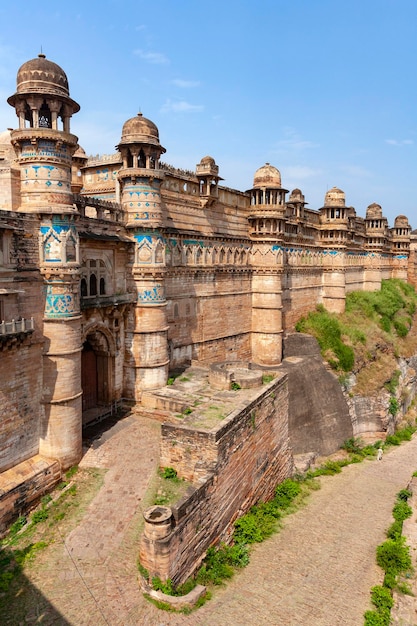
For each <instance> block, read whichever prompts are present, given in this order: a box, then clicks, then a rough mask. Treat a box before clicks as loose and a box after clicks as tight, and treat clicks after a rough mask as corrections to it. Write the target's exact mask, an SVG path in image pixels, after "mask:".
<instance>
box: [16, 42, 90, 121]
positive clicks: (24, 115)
mask: <svg viewBox="0 0 417 626" xmlns="http://www.w3.org/2000/svg"><path fill="white" fill-rule="evenodd" d="M16 83H17V88H16V93H15V94H13V95H12V96H10V97H9V98H8V100H7V102H8V103H9V104H10V105H11V106H13V107H15V109H16V113H17V115H18V116H19V128H25V123H26V122H29V126H30V127H33V128H38V127H41V128H42V127H43V128H54V129H57V121H58V117H61V118H62V120H63V124H64V131H66V132H69V119H70V117H71V115H73V114H74V113H77V112H78V111H79V110H80V105H79V104H77V102H75V101H74V100H72V99H71V98H70V95H69V87H68V79H67V75H66V74H65V72H64V70H63V69H62V68H61V67H60V66H59V65H57V64H56V63H53V62H52V61H49V59H47V58H46V57H45V55H44V54H39V55H38V57H37V58H36V59H31V60H30V61H26V63H23V65H22V66H21V67H20V69H19V71H18V72H17V79H16Z"/></svg>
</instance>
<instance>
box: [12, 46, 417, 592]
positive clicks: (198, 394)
mask: <svg viewBox="0 0 417 626" xmlns="http://www.w3.org/2000/svg"><path fill="white" fill-rule="evenodd" d="M8 103H9V104H10V105H11V106H12V107H13V108H14V109H15V111H16V115H17V118H18V124H17V126H18V127H17V128H16V129H13V130H10V129H9V130H6V131H4V132H3V133H1V134H0V322H1V323H0V349H1V353H2V354H1V359H0V372H1V379H2V385H1V390H0V397H1V402H2V415H1V419H0V503H1V506H0V509H1V515H0V518H1V519H0V530H3V531H4V529H5V528H6V527H7V525H8V524H9V523H10V521H11V520H12V519H14V518H15V517H16V516H18V515H19V514H21V513H22V512H23V511H24V510H26V509H27V508H28V507H30V506H31V504H32V503H33V502H35V501H37V500H38V499H39V497H40V496H41V495H42V494H43V493H45V492H46V491H47V490H48V489H50V488H51V487H52V486H53V485H54V484H56V482H57V481H59V479H60V476H61V474H62V472H63V471H65V470H66V469H67V468H69V467H71V466H72V465H74V464H76V463H78V462H79V460H80V458H81V456H82V430H83V428H85V427H87V426H88V425H89V424H91V423H93V422H94V421H97V420H100V419H103V418H104V417H106V416H108V415H112V414H115V413H116V412H117V410H118V408H120V407H121V406H123V405H129V406H131V407H142V408H143V409H144V410H147V411H148V412H149V414H152V412H155V413H157V412H158V411H159V412H160V413H161V412H162V413H161V414H162V415H165V414H166V415H168V413H169V411H171V412H174V414H175V413H177V414H181V415H182V418H184V415H183V411H184V410H185V409H187V408H189V407H190V403H191V404H193V403H194V406H196V407H198V406H199V405H200V404H202V405H203V406H204V407H205V408H204V410H203V408H200V409H199V411H194V412H193V419H192V420H191V419H190V418H187V419H182V421H181V420H179V419H178V418H173V419H172V420H169V419H167V423H165V424H163V426H162V435H161V463H162V464H163V465H166V466H173V467H176V468H177V470H178V472H179V473H180V474H181V475H183V476H184V477H186V478H187V479H189V480H190V481H193V483H195V487H193V490H192V493H190V494H188V496H187V498H186V500H184V502H183V504H182V505H179V506H178V507H177V509H175V510H174V511H173V513H172V516H171V514H170V513H169V511H159V512H156V513H155V512H154V513H153V517H152V515H151V518H150V519H149V520H148V522H149V524H148V531H147V532H148V534H147V535H146V532H145V538H144V540H143V542H142V547H141V550H142V557H143V560H144V561H145V562H146V563H147V564H148V565H149V567H150V569H151V570H152V568H153V570H152V571H155V572H156V573H158V574H160V575H161V576H162V577H164V576H165V577H167V576H170V577H172V578H174V579H176V580H182V579H184V577H185V576H186V575H187V574H188V573H189V572H190V571H191V570H192V569H193V567H194V565H195V564H192V563H190V562H189V561H187V559H189V554H185V553H184V552H183V551H182V548H181V545H180V544H181V542H183V541H190V542H192V541H195V545H194V549H195V550H196V551H197V552H198V551H200V552H199V553H200V554H203V553H204V550H205V549H206V548H207V546H208V545H210V543H213V542H215V541H218V540H219V539H227V536H228V532H229V531H230V524H231V522H232V521H233V519H235V518H236V516H237V515H239V514H241V512H243V511H244V510H247V508H248V507H249V506H250V505H251V504H253V503H254V502H256V501H257V500H259V499H261V498H265V497H267V496H268V495H269V494H270V493H271V489H273V486H274V485H275V484H276V483H277V482H279V481H280V480H282V479H283V478H285V476H288V475H289V474H290V473H291V471H292V463H293V460H292V459H293V456H292V455H293V452H297V453H302V452H307V451H310V450H312V449H314V450H315V451H317V452H319V453H330V452H331V451H333V450H334V449H336V448H337V447H338V445H340V443H341V442H342V441H343V440H344V439H346V438H347V437H348V436H352V434H353V435H355V434H357V433H358V432H359V431H360V430H362V432H363V431H366V430H367V429H368V431H370V430H372V429H375V430H376V431H377V430H382V427H381V424H379V425H378V424H371V425H369V424H368V425H365V426H364V425H363V424H362V426H361V425H358V424H355V423H352V420H351V418H350V414H349V410H348V408H347V405H346V403H345V402H344V399H343V397H342V392H341V389H340V385H338V383H337V380H336V379H335V378H334V377H332V375H331V374H330V373H329V372H327V370H326V369H325V368H324V367H323V365H322V363H321V359H320V355H319V353H318V352H317V349H316V348H315V347H314V346H313V344H312V343H311V341H310V340H309V338H307V337H304V338H301V339H300V338H296V337H293V335H292V333H293V331H294V327H295V323H296V322H297V320H298V319H299V318H300V317H301V316H302V315H305V314H306V313H308V312H309V311H311V310H313V309H314V308H315V307H316V305H317V304H319V303H320V304H323V305H324V307H325V308H326V309H328V310H329V311H332V312H342V311H343V310H344V302H345V297H346V294H347V293H348V292H350V291H354V290H376V289H379V287H380V285H381V281H382V280H383V279H388V278H401V279H403V280H408V281H409V282H411V283H413V284H416V248H417V246H416V241H417V239H416V236H415V234H414V233H412V231H411V227H410V225H409V222H408V219H407V217H405V216H404V215H399V216H398V217H397V218H396V219H395V222H394V225H393V226H392V227H389V225H388V222H387V219H386V218H385V217H384V215H383V212H382V208H381V206H380V205H379V204H376V203H374V204H371V205H370V206H368V208H367V209H366V215H365V217H364V218H363V217H359V216H358V215H357V214H356V210H355V209H354V208H353V207H351V206H348V205H347V204H346V199H345V193H344V192H343V191H341V190H340V189H338V188H336V187H333V188H332V189H330V190H328V191H327V192H326V193H325V195H324V203H323V206H322V207H320V208H318V209H312V208H309V207H308V203H307V202H306V201H305V197H304V195H303V193H302V191H301V190H300V189H294V190H292V191H291V192H289V191H288V190H287V189H285V188H284V187H283V186H282V182H281V175H280V172H279V170H278V169H277V168H276V167H274V166H273V165H271V164H269V163H266V164H265V165H263V166H261V167H260V168H259V169H258V170H257V171H256V172H255V173H254V178H253V181H248V186H250V184H251V182H252V186H251V188H250V189H248V190H245V191H238V190H234V189H230V188H228V187H226V186H224V185H222V180H223V179H222V177H221V176H220V173H219V166H218V165H217V164H216V162H215V160H214V159H213V158H212V157H210V156H205V157H203V158H202V159H201V161H200V162H199V163H198V164H197V165H196V169H195V171H187V170H183V169H177V168H175V167H173V166H172V165H168V164H166V163H164V162H162V161H161V157H162V156H163V155H164V153H165V148H164V147H163V146H162V144H161V143H160V138H159V131H158V128H157V127H156V125H155V124H154V123H153V122H152V121H150V120H149V119H147V118H146V117H144V116H143V115H142V114H141V113H139V114H137V115H134V116H133V117H132V118H131V119H129V120H127V121H126V122H125V124H124V125H123V128H122V129H121V138H120V142H119V144H118V145H117V146H116V152H114V153H113V154H108V155H102V156H99V155H97V156H91V157H87V155H86V154H85V152H84V150H83V149H82V147H81V146H80V144H79V143H78V138H77V137H76V136H75V135H73V134H71V132H70V121H71V117H72V116H73V115H75V114H76V113H77V112H78V111H79V108H80V107H79V105H78V104H77V102H75V101H74V100H72V98H71V97H70V92H69V87H68V80H67V76H66V74H65V72H64V71H63V69H61V68H60V67H59V66H58V65H56V64H55V63H53V62H51V61H49V60H48V59H46V58H45V56H44V55H42V54H40V55H39V56H38V57H37V58H35V59H32V60H29V61H28V62H26V63H24V64H23V65H22V66H21V67H20V69H19V70H18V73H17V88H16V92H15V93H14V94H13V95H11V96H10V97H9V99H8ZM81 141H82V138H81ZM190 366H191V367H192V370H191V371H192V377H194V378H193V384H191V383H188V386H187V385H185V383H184V384H183V385H182V386H181V384H180V383H179V382H178V383H177V384H176V385H168V386H167V382H168V379H169V377H170V376H171V373H172V372H176V371H181V370H184V369H185V368H188V367H190ZM265 374H268V376H269V377H270V378H269V382H264V384H262V380H263V379H265V378H266V377H265ZM318 382H320V385H321V389H322V390H323V389H326V396H325V397H326V398H331V399H332V401H331V402H330V401H328V402H327V405H328V406H327V405H326V406H327V408H325V409H323V406H322V405H323V402H322V400H321V399H320V404H321V407H320V411H319V410H316V411H315V409H314V407H315V406H317V403H318V402H319V401H318V400H317V399H316V401H315V400H314V385H315V384H316V383H317V384H318ZM233 383H235V385H236V384H237V385H238V387H239V389H241V391H239V394H238V395H236V394H235V395H233V393H234V389H233ZM309 394H310V395H309ZM307 397H311V398H312V400H311V402H310V401H309V406H310V412H309V414H308V415H307V414H306V409H305V404H306V402H305V399H306V398H307ZM322 397H323V396H322ZM213 398H215V399H216V402H214V401H213ZM325 404H326V403H325ZM214 405H216V406H218V407H220V408H219V409H218V411H217V413H216V411H215V410H214V409H210V407H212V406H214ZM335 407H336V408H335ZM164 411H165V413H164ZM210 411H211V412H210ZM197 413H198V414H199V417H200V421H198V420H197V418H196V415H197ZM213 413H216V415H214V417H213ZM319 414H320V415H319ZM317 416H319V417H317ZM316 418H317V420H316V421H314V420H315V419H316ZM187 420H188V421H187ZM309 420H310V421H309ZM312 425H313V427H311V426H312ZM329 425H331V427H329ZM309 426H310V427H311V428H310V427H309ZM143 445H144V446H146V441H144V442H143ZM190 510H193V511H194V514H193V515H192V516H189V515H188V514H189V512H190ZM196 512H197V513H198V514H197V513H196ZM219 512H221V514H219ZM197 517H198V518H199V520H200V522H198V523H199V524H200V527H201V520H203V519H204V520H205V521H204V524H203V526H204V528H205V531H204V532H203V531H201V533H200V534H199V533H198V532H196V527H197V522H196V519H197ZM167 520H169V521H168V522H167ZM153 522H158V523H159V522H161V525H160V526H158V524H156V523H153ZM162 522H163V523H162ZM156 526H158V528H159V530H155V528H156ZM152 529H153V530H152ZM161 529H162V530H161ZM154 532H156V535H157V537H156V540H157V541H159V543H158V546H160V553H159V556H158V559H159V560H158V559H157V560H158V565H155V563H156V561H155V560H152V558H153V557H152V554H151V553H152V550H154V551H155V549H156V548H155V545H156V544H155V541H154V539H155V536H153V534H152V533H154ZM161 533H162V534H161ZM164 533H165V534H164ZM161 546H162V547H161ZM158 549H159V548H158ZM161 555H162V556H161ZM164 555H165V556H164ZM173 555H174V556H173ZM161 559H162V560H161ZM164 559H165V560H164ZM158 568H159V569H158Z"/></svg>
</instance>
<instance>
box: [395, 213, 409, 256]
mask: <svg viewBox="0 0 417 626" xmlns="http://www.w3.org/2000/svg"><path fill="white" fill-rule="evenodd" d="M390 233H391V249H392V252H393V253H394V254H399V255H403V254H407V255H408V253H409V252H410V235H411V227H410V224H409V223H408V219H407V217H406V216H405V215H398V216H397V217H396V218H395V221H394V228H391V229H390Z"/></svg>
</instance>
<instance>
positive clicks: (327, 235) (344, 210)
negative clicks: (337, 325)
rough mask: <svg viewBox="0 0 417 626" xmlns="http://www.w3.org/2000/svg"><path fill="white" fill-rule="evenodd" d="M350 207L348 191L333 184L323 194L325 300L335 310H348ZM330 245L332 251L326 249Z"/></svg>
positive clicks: (323, 285)
mask: <svg viewBox="0 0 417 626" xmlns="http://www.w3.org/2000/svg"><path fill="white" fill-rule="evenodd" d="M349 213H350V209H349V207H347V206H346V199H345V193H344V191H342V190H341V189H338V188H337V187H332V188H331V189H329V191H327V193H326V195H325V197H324V206H323V207H322V208H321V209H320V241H321V243H322V245H323V246H324V247H325V254H324V255H323V274H322V302H323V305H324V306H325V308H326V309H327V310H328V311H331V312H332V313H343V311H344V310H345V286H346V276H345V250H346V246H347V245H348V234H349V233H348V225H349ZM327 247H328V248H329V249H330V248H331V250H329V252H328V251H327V250H326V248H327Z"/></svg>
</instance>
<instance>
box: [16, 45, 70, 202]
mask: <svg viewBox="0 0 417 626" xmlns="http://www.w3.org/2000/svg"><path fill="white" fill-rule="evenodd" d="M7 101H8V103H9V104H10V105H11V106H13V107H14V108H15V110H16V115H17V116H18V118H19V128H18V129H17V130H13V131H12V134H11V141H12V144H13V146H14V148H15V151H16V154H17V158H18V161H19V163H20V166H21V179H22V185H21V206H20V210H21V211H24V212H26V213H41V212H44V213H60V214H64V213H74V212H76V209H75V208H74V205H73V201H72V193H71V159H72V155H73V154H74V152H75V150H76V149H77V137H76V136H75V135H72V134H71V133H70V120H71V116H72V115H73V114H74V113H77V112H78V111H79V110H80V106H79V105H78V104H77V103H76V102H75V101H74V100H72V99H71V98H70V96H69V88H68V79H67V76H66V74H65V72H64V71H63V70H62V69H61V68H60V67H59V65H57V64H56V63H53V62H52V61H49V60H48V59H47V58H46V57H45V55H44V54H40V55H39V56H38V57H37V58H36V59H32V60H31V61H27V62H26V63H24V64H23V65H22V66H21V68H20V69H19V71H18V74H17V89H16V93H15V94H13V95H12V96H10V98H8V100H7Z"/></svg>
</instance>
